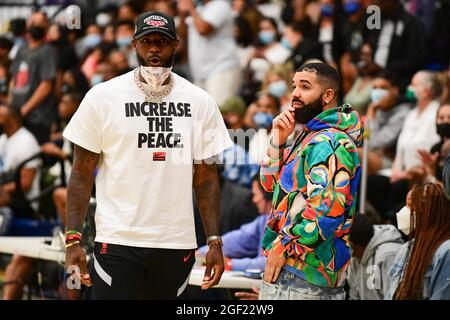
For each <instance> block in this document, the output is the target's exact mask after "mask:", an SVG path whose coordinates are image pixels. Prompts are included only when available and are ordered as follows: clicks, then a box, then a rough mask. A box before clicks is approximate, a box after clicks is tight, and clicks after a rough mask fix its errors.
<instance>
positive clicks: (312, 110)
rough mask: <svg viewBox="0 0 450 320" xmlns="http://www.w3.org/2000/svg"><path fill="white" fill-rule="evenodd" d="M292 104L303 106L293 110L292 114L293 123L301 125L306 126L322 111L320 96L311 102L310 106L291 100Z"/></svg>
mask: <svg viewBox="0 0 450 320" xmlns="http://www.w3.org/2000/svg"><path fill="white" fill-rule="evenodd" d="M294 102H299V103H301V104H303V107H302V108H295V112H294V118H295V121H297V122H298V123H301V124H307V123H308V122H309V121H311V120H312V119H314V118H315V117H317V116H318V115H319V114H321V113H322V111H323V104H322V94H321V95H320V97H319V98H318V99H317V100H316V101H314V102H311V103H310V104H304V103H302V101H299V100H292V103H294Z"/></svg>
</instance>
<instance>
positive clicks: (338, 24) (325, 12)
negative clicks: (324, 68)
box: [319, 0, 345, 69]
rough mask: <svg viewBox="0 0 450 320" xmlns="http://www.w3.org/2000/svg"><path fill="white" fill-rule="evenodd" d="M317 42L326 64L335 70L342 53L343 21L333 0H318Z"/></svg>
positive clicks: (343, 42)
mask: <svg viewBox="0 0 450 320" xmlns="http://www.w3.org/2000/svg"><path fill="white" fill-rule="evenodd" d="M319 3H320V14H321V16H320V21H319V42H320V44H321V45H322V56H323V59H324V61H325V62H326V63H328V64H330V65H331V66H333V67H334V68H335V69H338V67H339V61H340V59H341V56H342V54H343V53H344V50H345V49H344V44H345V41H344V34H343V30H342V28H343V26H344V19H343V16H342V14H341V12H340V11H339V7H338V6H337V5H336V1H335V0H320V1H319Z"/></svg>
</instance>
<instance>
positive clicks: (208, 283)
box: [194, 161, 224, 289]
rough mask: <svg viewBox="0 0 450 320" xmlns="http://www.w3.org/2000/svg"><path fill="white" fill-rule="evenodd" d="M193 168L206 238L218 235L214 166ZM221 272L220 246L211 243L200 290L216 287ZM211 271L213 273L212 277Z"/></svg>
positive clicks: (218, 202) (218, 198)
mask: <svg viewBox="0 0 450 320" xmlns="http://www.w3.org/2000/svg"><path fill="white" fill-rule="evenodd" d="M207 162H208V163H210V162H209V161H207ZM194 167H195V171H194V190H195V197H196V199H197V204H198V207H199V209H200V215H201V217H202V222H203V227H204V229H205V234H206V237H209V236H213V235H220V233H219V232H220V188H219V177H218V173H217V168H216V165H215V164H207V163H205V162H202V163H201V164H195V165H194ZM223 270H224V262H223V254H222V246H221V245H220V244H218V243H213V244H211V245H210V247H209V250H208V253H207V254H206V271H205V276H204V278H203V283H202V289H208V288H210V287H212V286H215V285H217V284H218V283H219V281H220V278H221V277H222V273H223ZM211 271H214V272H213V274H212V277H211Z"/></svg>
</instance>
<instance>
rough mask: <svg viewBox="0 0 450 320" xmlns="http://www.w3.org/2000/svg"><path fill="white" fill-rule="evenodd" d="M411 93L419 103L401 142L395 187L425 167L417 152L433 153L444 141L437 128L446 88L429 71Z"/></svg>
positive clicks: (415, 82)
mask: <svg viewBox="0 0 450 320" xmlns="http://www.w3.org/2000/svg"><path fill="white" fill-rule="evenodd" d="M408 89H409V90H410V92H412V94H413V95H414V97H415V99H416V101H417V103H416V107H415V108H414V109H413V110H411V111H410V112H409V114H408V115H407V117H406V119H405V122H404V125H403V128H402V131H401V133H400V136H399V138H398V142H397V154H396V157H395V160H394V164H393V167H392V175H391V182H392V183H395V182H397V181H400V180H402V179H405V178H407V176H406V173H407V171H408V170H409V169H411V168H412V167H414V166H416V165H420V164H421V158H420V156H419V153H418V152H417V151H418V150H419V149H425V150H430V149H431V147H432V146H433V145H434V144H436V143H437V142H439V139H440V138H439V135H438V133H437V128H436V116H437V111H438V109H439V102H438V99H439V97H440V94H441V92H442V84H441V83H440V82H439V80H438V78H437V77H436V74H435V73H433V72H429V71H419V72H417V73H416V74H415V75H414V77H413V78H412V81H411V85H410V86H409V88H408Z"/></svg>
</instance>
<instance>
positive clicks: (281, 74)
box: [261, 65, 292, 111]
mask: <svg viewBox="0 0 450 320" xmlns="http://www.w3.org/2000/svg"><path fill="white" fill-rule="evenodd" d="M291 79H292V71H291V69H290V67H289V66H287V65H274V66H272V67H270V69H269V70H267V73H266V76H265V78H264V81H263V84H262V86H261V88H262V91H265V92H267V93H269V94H270V95H271V96H273V97H275V98H277V99H278V101H279V103H280V106H281V111H285V110H287V108H288V107H289V106H290V105H291V101H290V98H291V97H290V83H291Z"/></svg>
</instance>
